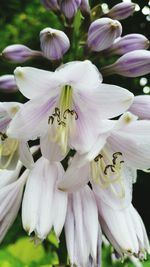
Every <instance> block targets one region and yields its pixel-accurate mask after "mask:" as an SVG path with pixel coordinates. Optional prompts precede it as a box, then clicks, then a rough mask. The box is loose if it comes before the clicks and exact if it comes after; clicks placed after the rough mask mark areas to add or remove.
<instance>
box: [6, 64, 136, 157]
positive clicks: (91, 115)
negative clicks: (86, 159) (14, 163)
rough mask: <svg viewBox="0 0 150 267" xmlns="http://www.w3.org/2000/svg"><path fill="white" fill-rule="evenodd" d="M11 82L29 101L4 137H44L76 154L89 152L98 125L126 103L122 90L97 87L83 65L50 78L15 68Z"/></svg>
mask: <svg viewBox="0 0 150 267" xmlns="http://www.w3.org/2000/svg"><path fill="white" fill-rule="evenodd" d="M15 77H16V82H17V85H18V87H19V89H20V91H21V92H22V93H23V94H24V95H25V96H26V97H27V98H29V99H31V100H30V101H28V102H27V103H26V104H24V105H23V106H22V108H21V109H20V110H19V112H18V113H17V114H16V116H15V117H14V119H13V120H12V122H11V123H10V127H9V129H8V134H10V135H11V136H12V138H20V139H25V140H29V139H34V138H36V137H38V136H43V135H45V134H46V133H47V132H48V133H49V140H51V141H53V142H55V143H57V144H59V145H60V147H61V150H62V153H63V154H65V153H66V151H67V147H68V146H70V147H73V148H75V149H76V150H78V151H80V152H87V151H89V150H90V148H91V146H92V144H93V142H94V140H95V138H96V135H97V133H98V131H99V129H101V131H103V130H105V129H102V125H100V120H101V119H105V118H112V117H115V116H117V115H119V114H121V113H123V112H124V111H125V110H126V109H127V108H128V107H129V106H130V104H131V103H132V101H133V95H132V93H130V92H129V91H128V90H126V89H123V88H120V87H118V86H114V85H107V84H102V83H101V82H102V77H101V74H100V73H99V72H98V70H97V68H96V67H95V66H94V65H93V64H92V63H91V62H90V61H88V60H86V61H83V62H80V61H76V62H70V63H67V64H65V65H62V66H61V67H60V68H58V69H57V70H56V71H55V72H49V71H44V70H39V69H35V68H30V67H24V68H21V67H18V68H17V69H16V70H15Z"/></svg>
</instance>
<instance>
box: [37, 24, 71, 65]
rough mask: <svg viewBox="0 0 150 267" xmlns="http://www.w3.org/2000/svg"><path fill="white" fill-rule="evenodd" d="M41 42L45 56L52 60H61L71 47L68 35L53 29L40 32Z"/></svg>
mask: <svg viewBox="0 0 150 267" xmlns="http://www.w3.org/2000/svg"><path fill="white" fill-rule="evenodd" d="M40 41H41V49H42V51H43V54H44V56H45V57H46V58H48V59H50V60H59V59H61V58H62V57H63V55H64V54H65V53H66V52H67V51H68V49H69V47H70V41H69V39H68V37H67V35H66V34H65V33H64V32H62V31H59V30H55V29H52V28H45V29H44V30H42V31H41V32H40Z"/></svg>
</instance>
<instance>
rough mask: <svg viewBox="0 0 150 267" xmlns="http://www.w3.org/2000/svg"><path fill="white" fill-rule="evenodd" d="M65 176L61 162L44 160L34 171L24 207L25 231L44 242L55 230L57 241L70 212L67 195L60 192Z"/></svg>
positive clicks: (26, 190) (25, 195) (27, 186)
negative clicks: (59, 186) (59, 182)
mask: <svg viewBox="0 0 150 267" xmlns="http://www.w3.org/2000/svg"><path fill="white" fill-rule="evenodd" d="M63 174H64V170H63V167H62V166H61V164H60V163H59V162H52V161H51V162H49V161H48V160H47V159H45V158H43V157H42V158H40V159H39V160H38V161H37V162H36V163H35V166H34V168H33V169H32V170H31V172H30V174H29V177H28V181H27V185H26V188H25V193H24V198H23V204H22V221H23V227H24V229H25V230H26V231H27V232H28V233H29V234H31V233H32V232H35V234H36V236H37V237H38V238H39V239H41V240H43V239H45V238H46V237H47V235H48V234H49V232H50V230H51V228H52V226H53V227H54V230H55V233H56V235H57V237H59V235H60V233H61V230H62V228H63V225H64V222H65V216H66V210H67V194H66V193H64V192H61V191H59V190H58V189H57V183H58V181H60V180H61V179H62V176H63Z"/></svg>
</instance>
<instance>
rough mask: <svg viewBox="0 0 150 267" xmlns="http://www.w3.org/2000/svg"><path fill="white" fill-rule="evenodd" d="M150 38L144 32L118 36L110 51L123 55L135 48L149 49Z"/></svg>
mask: <svg viewBox="0 0 150 267" xmlns="http://www.w3.org/2000/svg"><path fill="white" fill-rule="evenodd" d="M148 47H149V40H148V39H147V38H146V37H145V36H144V35H142V34H128V35H125V36H124V37H120V38H117V39H116V40H115V42H114V43H113V45H112V46H111V48H108V53H110V54H116V55H123V54H126V53H128V52H130V51H133V50H139V49H147V48H148Z"/></svg>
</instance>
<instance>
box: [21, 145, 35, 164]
mask: <svg viewBox="0 0 150 267" xmlns="http://www.w3.org/2000/svg"><path fill="white" fill-rule="evenodd" d="M19 159H20V161H21V162H22V163H23V165H24V166H25V167H26V168H27V169H31V168H32V167H33V165H34V160H33V157H32V154H31V152H30V148H29V146H28V143H25V142H20V143H19Z"/></svg>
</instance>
